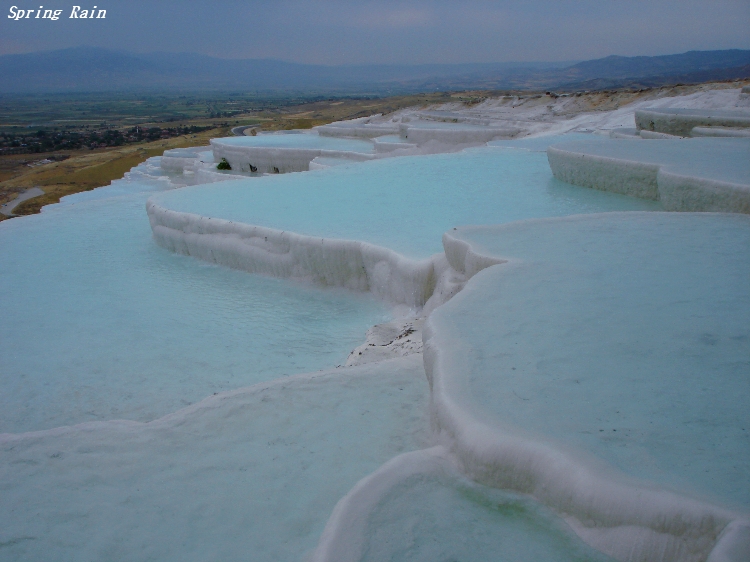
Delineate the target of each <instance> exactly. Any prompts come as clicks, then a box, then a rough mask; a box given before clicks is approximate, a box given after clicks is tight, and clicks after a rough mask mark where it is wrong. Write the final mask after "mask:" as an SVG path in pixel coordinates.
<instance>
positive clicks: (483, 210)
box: [154, 148, 661, 257]
mask: <svg viewBox="0 0 750 562" xmlns="http://www.w3.org/2000/svg"><path fill="white" fill-rule="evenodd" d="M154 201H155V202H156V203H158V204H159V205H161V206H163V207H166V208H168V209H173V210H176V211H184V212H190V213H196V214H199V215H203V216H210V217H217V218H222V219H227V220H232V221H239V222H244V223H249V224H254V225H260V226H266V227H271V228H277V229H279V230H291V231H293V232H297V233H299V234H308V235H313V236H324V237H329V238H344V239H355V240H364V241H367V242H371V243H373V244H377V245H379V246H384V247H387V248H391V249H393V250H396V251H397V252H400V253H402V254H404V255H406V256H410V257H427V256H429V255H431V254H434V253H437V252H441V251H442V242H441V240H442V234H443V232H445V231H447V230H449V229H451V228H453V227H454V226H458V225H463V224H497V223H505V222H511V221H515V220H520V219H526V218H533V217H548V216H561V215H569V214H576V213H592V212H600V211H615V210H619V211H623V210H654V209H660V208H661V207H660V205H659V204H658V203H655V202H650V201H645V200H641V199H636V198H632V197H626V196H623V195H617V194H613V193H607V192H603V191H598V190H594V189H587V188H583V187H576V186H571V185H569V184H565V183H562V182H560V181H558V180H556V179H555V178H554V177H553V176H552V172H551V171H550V168H549V164H548V163H547V156H546V154H544V153H542V152H532V151H527V150H507V149H503V148H477V149H471V150H466V151H464V152H461V153H456V154H437V155H432V156H413V157H401V158H388V159H384V160H378V161H371V162H361V163H354V164H348V165H341V166H335V167H333V168H331V169H327V170H316V171H312V172H305V173H299V174H283V175H278V176H268V177H262V178H253V179H247V180H238V181H227V182H222V183H221V184H215V185H208V186H195V187H189V188H185V189H180V190H176V191H171V192H165V193H161V194H158V195H156V196H155V197H154Z"/></svg>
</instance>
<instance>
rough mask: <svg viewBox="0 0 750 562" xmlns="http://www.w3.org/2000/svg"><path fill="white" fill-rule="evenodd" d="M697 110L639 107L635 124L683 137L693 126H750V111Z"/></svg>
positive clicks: (687, 134)
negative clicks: (665, 109) (670, 110)
mask: <svg viewBox="0 0 750 562" xmlns="http://www.w3.org/2000/svg"><path fill="white" fill-rule="evenodd" d="M728 113H729V112H721V111H718V112H713V114H712V112H710V111H708V110H706V111H700V112H698V111H696V112H695V113H694V114H692V113H671V112H668V111H663V110H661V111H660V110H659V109H637V110H636V111H635V125H636V127H638V129H639V130H644V131H656V132H659V133H667V134H669V135H676V136H681V137H687V136H690V133H691V131H692V129H693V127H750V112H747V111H743V112H740V111H737V112H736V115H729V114H728Z"/></svg>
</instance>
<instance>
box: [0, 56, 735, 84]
mask: <svg viewBox="0 0 750 562" xmlns="http://www.w3.org/2000/svg"><path fill="white" fill-rule="evenodd" d="M747 77H750V51H748V50H737V49H734V50H726V51H690V52H687V53H683V54H679V55H666V56H656V57H620V56H610V57H606V58H603V59H596V60H590V61H584V62H577V63H575V64H573V63H544V62H539V63H487V64H425V65H356V66H324V65H310V64H297V63H290V62H284V61H278V60H269V59H236V60H233V59H219V58H213V57H208V56H205V55H198V54H194V53H148V54H135V53H127V52H122V51H112V50H108V49H100V48H92V47H76V48H72V49H64V50H58V51H45V52H37V53H27V54H21V55H2V56H0V93H53V92H102V91H170V92H175V91H206V90H215V91H232V90H242V91H257V92H261V93H262V92H282V91H283V92H290V91H298V92H301V91H304V92H307V93H320V94H324V93H325V94H366V93H370V94H387V93H392V94H397V93H414V92H424V91H435V90H465V89H488V90H529V89H534V90H541V89H558V90H594V89H605V88H615V87H623V86H635V87H642V86H659V85H664V84H674V83H677V82H682V83H686V82H704V81H708V80H727V79H736V78H747Z"/></svg>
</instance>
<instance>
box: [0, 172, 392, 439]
mask: <svg viewBox="0 0 750 562" xmlns="http://www.w3.org/2000/svg"><path fill="white" fill-rule="evenodd" d="M128 187H129V188H130V189H132V190H134V191H135V192H134V193H130V194H125V195H121V194H122V193H123V191H126V187H124V186H123V185H122V184H120V185H115V186H112V187H108V188H105V189H104V190H102V191H101V192H98V193H97V191H96V190H95V191H93V192H88V193H86V194H81V195H79V196H76V197H74V198H72V199H73V200H74V203H70V202H69V204H68V205H65V206H61V207H59V208H56V209H54V208H53V209H51V210H45V212H43V213H42V214H41V215H35V216H31V217H25V218H20V219H13V220H9V221H4V222H2V223H0V256H2V267H0V293H1V294H2V295H3V305H2V317H1V318H2V320H1V321H0V362H1V364H2V369H0V433H2V432H20V431H28V430H37V429H45V428H50V427H55V426H60V425H68V424H75V423H80V422H86V421H93V420H106V419H114V418H126V419H134V420H141V421H145V420H150V419H154V418H156V417H159V416H162V415H164V414H167V413H169V412H173V411H175V410H177V409H179V408H181V407H183V406H185V405H186V404H190V403H192V402H195V401H197V400H200V399H202V398H204V397H205V396H208V395H211V394H213V393H214V392H220V391H224V390H230V389H234V388H239V387H242V386H247V385H250V384H254V383H256V382H259V381H263V380H269V379H275V378H277V377H280V376H284V375H289V374H292V373H300V372H307V371H314V370H317V369H321V368H328V367H332V366H335V365H338V364H341V363H343V362H345V360H346V357H347V354H348V352H349V351H351V349H353V348H354V347H356V346H357V345H359V344H360V343H361V342H362V341H363V339H364V335H365V332H366V330H367V329H368V328H369V327H370V326H371V325H373V324H375V323H378V322H380V321H383V320H385V319H387V318H388V315H387V312H386V311H385V310H384V308H383V307H382V306H381V305H380V304H379V303H377V302H374V301H373V300H372V299H370V298H369V297H368V296H366V295H362V294H354V293H349V292H345V291H336V290H322V289H317V288H315V287H312V286H308V285H302V284H295V283H292V282H288V281H281V280H276V279H269V278H265V277H260V276H252V275H248V274H246V273H242V272H238V271H232V270H229V269H224V268H220V267H216V266H210V265H207V264H205V263H203V262H200V261H198V260H194V259H191V258H187V257H183V256H178V255H175V254H172V253H170V252H168V251H166V250H163V249H162V248H160V247H158V246H157V245H156V244H155V243H154V242H153V240H152V238H151V229H150V226H149V222H148V218H147V216H146V212H145V202H146V199H147V198H148V196H149V194H150V193H151V192H144V191H140V190H141V189H146V188H148V187H149V184H147V183H143V184H138V183H135V184H133V185H130V186H128ZM151 188H152V189H153V186H151ZM106 194H110V195H112V197H109V198H101V197H103V196H104V195H106ZM92 197H100V198H99V199H93V200H87V199H91V198H92ZM75 201H77V202H75Z"/></svg>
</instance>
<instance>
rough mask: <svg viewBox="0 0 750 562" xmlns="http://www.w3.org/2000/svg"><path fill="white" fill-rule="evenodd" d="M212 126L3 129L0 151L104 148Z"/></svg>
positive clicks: (21, 151)
mask: <svg viewBox="0 0 750 562" xmlns="http://www.w3.org/2000/svg"><path fill="white" fill-rule="evenodd" d="M210 128H211V127H197V126H195V125H193V126H190V127H168V128H160V127H149V128H144V127H140V126H136V127H133V128H132V129H127V130H119V129H102V130H93V131H88V130H78V131H72V130H70V131H44V130H39V131H37V132H35V133H27V134H13V133H3V134H2V137H1V138H0V153H3V152H5V153H16V154H18V153H31V152H53V151H55V150H76V149H81V148H90V149H92V150H93V149H94V148H104V147H108V146H122V145H124V144H129V143H134V142H142V141H154V140H159V139H164V138H170V137H177V136H180V135H188V134H194V133H199V132H201V131H205V130H206V129H210Z"/></svg>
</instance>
